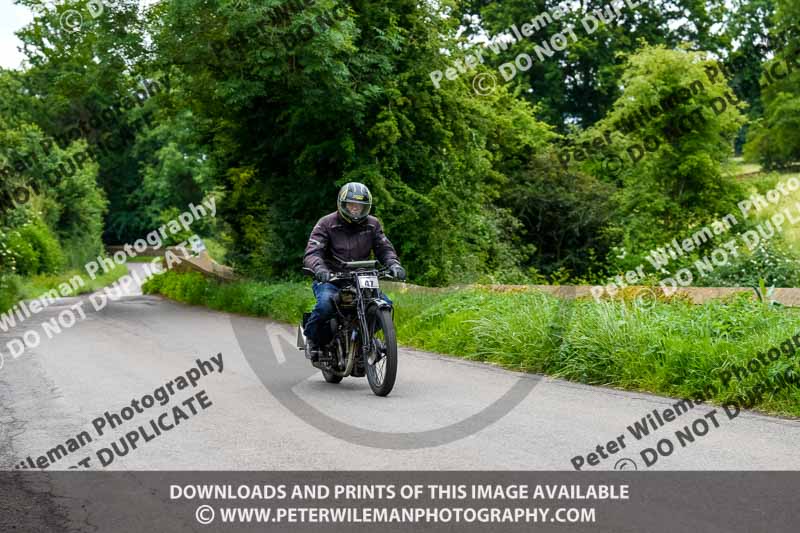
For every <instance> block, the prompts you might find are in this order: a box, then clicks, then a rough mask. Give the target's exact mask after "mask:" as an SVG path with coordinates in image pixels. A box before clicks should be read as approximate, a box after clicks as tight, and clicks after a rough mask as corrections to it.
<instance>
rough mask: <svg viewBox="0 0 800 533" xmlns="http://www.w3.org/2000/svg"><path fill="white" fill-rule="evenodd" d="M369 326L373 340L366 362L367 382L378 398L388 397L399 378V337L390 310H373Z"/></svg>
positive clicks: (369, 317) (368, 320)
mask: <svg viewBox="0 0 800 533" xmlns="http://www.w3.org/2000/svg"><path fill="white" fill-rule="evenodd" d="M367 324H368V326H369V330H370V337H371V338H372V347H371V349H370V354H369V359H368V361H366V367H367V381H369V386H370V388H371V389H372V392H374V393H375V395H376V396H387V395H388V394H389V393H390V392H392V388H394V381H395V378H396V377H397V337H396V335H395V331H394V322H393V321H392V311H391V310H390V309H378V308H373V309H372V311H371V312H370V314H369V316H368V319H367Z"/></svg>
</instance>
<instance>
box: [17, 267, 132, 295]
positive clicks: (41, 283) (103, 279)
mask: <svg viewBox="0 0 800 533" xmlns="http://www.w3.org/2000/svg"><path fill="white" fill-rule="evenodd" d="M127 273H128V269H127V268H125V266H124V265H117V266H115V267H114V268H113V269H112V270H110V271H108V272H106V273H104V274H101V275H99V276H97V277H96V278H95V279H91V278H90V277H89V275H88V274H86V272H85V271H82V270H71V271H69V272H64V273H62V274H48V275H40V276H33V277H30V278H24V279H22V280H20V282H19V285H18V292H17V294H18V299H20V300H30V299H32V298H38V297H39V296H41V295H42V294H43V293H45V292H47V291H49V290H51V289H58V288H59V286H60V285H62V284H64V283H66V284H67V285H69V280H71V279H72V278H74V277H75V276H81V278H82V279H83V281H84V283H85V285H84V286H83V287H78V288H77V290H75V291H73V290H70V291H69V293H68V296H78V295H79V294H86V293H90V292H94V291H96V290H97V289H102V288H103V287H106V286H108V285H111V284H112V283H114V282H115V281H117V280H118V279H119V278H121V277H122V276H124V275H126V274H127ZM59 292H60V291H59ZM65 292H66V291H65Z"/></svg>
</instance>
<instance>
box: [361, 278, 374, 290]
mask: <svg viewBox="0 0 800 533" xmlns="http://www.w3.org/2000/svg"><path fill="white" fill-rule="evenodd" d="M358 287H359V288H360V289H377V288H378V276H358Z"/></svg>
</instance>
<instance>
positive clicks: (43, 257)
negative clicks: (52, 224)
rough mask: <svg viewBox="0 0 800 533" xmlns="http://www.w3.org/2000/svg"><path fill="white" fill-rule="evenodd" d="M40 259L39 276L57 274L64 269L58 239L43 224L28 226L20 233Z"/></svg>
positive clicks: (62, 255)
mask: <svg viewBox="0 0 800 533" xmlns="http://www.w3.org/2000/svg"><path fill="white" fill-rule="evenodd" d="M19 233H20V235H21V237H22V238H23V239H25V240H26V241H28V242H29V243H30V244H31V246H32V247H33V249H34V250H35V251H36V254H37V256H38V257H39V270H38V271H37V272H36V273H37V274H55V273H57V272H59V271H60V270H61V269H62V268H63V267H64V253H63V251H62V250H61V245H60V244H59V242H58V239H57V238H56V236H55V235H53V233H52V232H51V231H50V228H48V227H47V226H45V225H44V224H43V223H42V222H36V223H33V224H28V225H26V226H25V227H23V228H21V229H20V231H19Z"/></svg>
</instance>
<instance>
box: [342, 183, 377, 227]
mask: <svg viewBox="0 0 800 533" xmlns="http://www.w3.org/2000/svg"><path fill="white" fill-rule="evenodd" d="M337 204H338V206H339V214H340V215H341V216H342V218H343V219H345V220H346V221H348V222H350V223H351V224H360V223H362V222H364V221H365V220H367V216H369V212H370V211H371V210H372V193H371V192H369V189H367V186H366V185H364V184H363V183H355V182H350V183H348V184H346V185H344V186H342V188H341V189H339V200H338V202H337Z"/></svg>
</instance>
